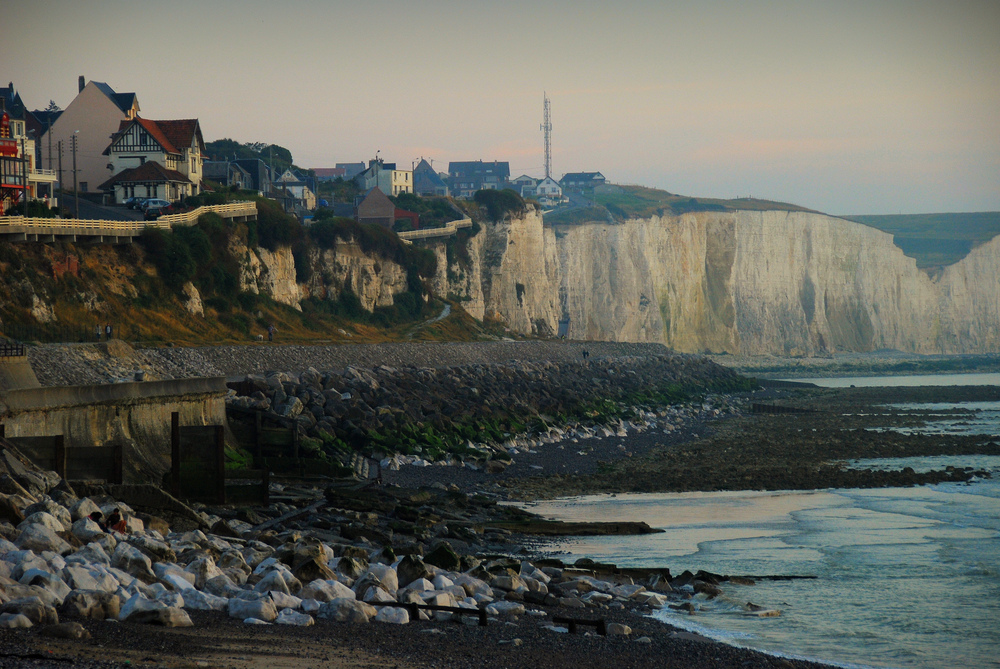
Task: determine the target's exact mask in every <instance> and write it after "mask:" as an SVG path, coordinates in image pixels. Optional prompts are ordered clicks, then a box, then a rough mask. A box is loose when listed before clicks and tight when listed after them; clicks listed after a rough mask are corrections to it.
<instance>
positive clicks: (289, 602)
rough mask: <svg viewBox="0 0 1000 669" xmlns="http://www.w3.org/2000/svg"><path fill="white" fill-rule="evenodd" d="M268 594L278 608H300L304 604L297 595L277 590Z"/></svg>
mask: <svg viewBox="0 0 1000 669" xmlns="http://www.w3.org/2000/svg"><path fill="white" fill-rule="evenodd" d="M268 595H270V597H271V601H272V602H274V608H276V609H298V608H299V607H301V606H302V600H301V599H299V598H298V597H296V596H295V595H289V594H287V593H284V592H278V591H276V590H272V591H271V592H269V593H268Z"/></svg>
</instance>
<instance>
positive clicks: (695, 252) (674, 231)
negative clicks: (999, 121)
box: [437, 211, 1000, 355]
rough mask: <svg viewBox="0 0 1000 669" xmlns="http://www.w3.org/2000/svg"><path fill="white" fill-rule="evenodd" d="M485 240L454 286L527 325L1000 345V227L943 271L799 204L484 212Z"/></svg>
mask: <svg viewBox="0 0 1000 669" xmlns="http://www.w3.org/2000/svg"><path fill="white" fill-rule="evenodd" d="M470 252H471V255H472V257H473V262H472V266H471V267H470V268H468V269H467V271H465V272H462V273H461V275H460V276H459V272H458V270H457V268H456V267H451V268H445V267H444V266H443V265H444V263H440V265H441V266H440V267H439V277H438V281H437V284H438V288H439V291H440V292H441V293H442V294H445V293H450V294H452V295H459V296H463V297H464V298H465V299H466V302H465V303H464V306H465V307H466V308H467V310H469V311H470V313H472V314H473V315H474V316H476V317H477V318H483V317H484V316H485V317H490V318H496V319H499V320H501V321H503V322H505V323H506V324H507V326H508V327H509V328H511V329H512V330H514V331H517V332H523V333H539V334H552V333H562V334H565V335H567V336H568V337H570V338H574V339H591V340H595V339H597V340H620V341H658V342H663V343H665V344H667V345H669V346H672V347H674V348H676V349H678V350H681V351H712V352H722V351H726V352H730V353H743V354H764V353H772V354H781V355H801V354H817V353H825V352H832V351H872V350H879V349H899V350H903V351H912V352H918V353H982V352H996V351H998V350H1000V279H998V276H1000V237H998V238H995V239H993V240H992V241H990V242H988V243H986V244H983V245H981V246H979V247H978V248H976V249H974V250H973V251H972V252H971V253H970V254H969V255H968V256H967V257H966V258H964V259H963V260H961V261H960V262H958V263H956V264H954V265H951V266H949V267H946V268H945V269H944V270H943V272H941V273H939V274H938V275H937V276H933V277H932V276H930V275H929V274H928V273H927V272H924V271H922V270H918V269H917V267H916V262H915V261H914V260H913V259H912V258H908V257H906V256H904V255H903V252H902V251H901V250H900V249H899V248H898V247H896V246H895V245H894V244H893V241H892V236H891V235H889V234H886V233H883V232H880V231H878V230H876V229H874V228H870V227H867V226H864V225H860V224H857V223H853V222H850V221H846V220H843V219H839V218H834V217H831V216H825V215H822V214H814V213H805V212H788V211H739V212H702V213H692V214H684V215H681V216H677V217H670V216H665V217H655V216H654V217H652V218H649V219H637V220H627V221H624V222H622V223H618V224H609V223H590V224H583V225H572V226H545V225H543V224H542V219H541V217H540V216H539V215H538V214H535V213H529V214H527V215H525V216H522V217H519V218H515V219H513V220H508V221H504V222H501V223H492V224H487V225H485V226H483V229H482V231H480V233H479V234H478V235H476V237H474V238H473V239H472V240H471V242H470ZM443 255H444V254H443V253H442V254H439V258H441V257H442V256H443ZM442 259H443V258H442ZM449 269H450V274H448V275H447V276H446V271H447V270H449ZM442 289H444V290H442Z"/></svg>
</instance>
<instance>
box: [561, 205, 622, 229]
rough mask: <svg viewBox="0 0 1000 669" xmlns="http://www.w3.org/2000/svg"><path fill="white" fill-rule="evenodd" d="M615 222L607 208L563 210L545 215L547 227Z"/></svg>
mask: <svg viewBox="0 0 1000 669" xmlns="http://www.w3.org/2000/svg"><path fill="white" fill-rule="evenodd" d="M613 220H614V219H613V218H612V216H611V212H609V211H608V210H607V209H606V208H605V207H577V208H575V209H568V208H562V209H556V210H555V211H553V212H552V213H551V214H546V215H545V224H546V225H579V224H581V223H599V222H603V221H613Z"/></svg>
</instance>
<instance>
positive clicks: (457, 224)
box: [398, 218, 472, 242]
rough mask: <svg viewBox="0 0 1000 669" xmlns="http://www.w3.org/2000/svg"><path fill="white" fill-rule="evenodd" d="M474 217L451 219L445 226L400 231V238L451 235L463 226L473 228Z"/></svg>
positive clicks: (409, 239)
mask: <svg viewBox="0 0 1000 669" xmlns="http://www.w3.org/2000/svg"><path fill="white" fill-rule="evenodd" d="M471 227H472V219H471V218H463V219H462V220H460V221H449V222H447V223H445V224H444V227H443V228H424V229H423V230H407V231H406V232H400V233H398V234H399V238H400V239H402V240H403V241H407V242H410V241H413V240H414V239H429V238H431V237H450V236H452V235H453V234H455V233H456V232H458V231H459V230H460V229H462V228H471Z"/></svg>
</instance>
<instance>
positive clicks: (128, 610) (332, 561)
mask: <svg viewBox="0 0 1000 669" xmlns="http://www.w3.org/2000/svg"><path fill="white" fill-rule="evenodd" d="M0 463H2V468H0V627H7V628H18V627H31V626H45V627H47V628H48V627H53V628H54V631H53V633H59V634H62V635H67V636H73V635H76V636H77V637H79V636H81V635H85V634H86V632H85V630H83V629H82V628H80V627H79V626H76V627H74V626H72V625H69V626H67V625H63V626H62V627H58V628H55V627H54V626H56V625H58V624H59V623H60V620H62V621H66V620H69V621H74V620H80V619H97V620H105V619H115V620H118V621H123V622H124V621H128V622H132V623H152V624H158V625H165V626H190V625H191V624H192V622H191V618H190V616H189V615H188V612H189V611H192V610H201V611H218V612H222V613H223V614H225V615H228V616H229V617H231V618H235V619H239V620H242V621H244V622H246V623H248V624H269V623H275V624H283V625H312V624H314V623H315V621H316V619H324V620H330V621H338V622H352V623H365V622H369V621H376V622H386V623H406V622H409V621H410V618H411V615H412V614H413V612H414V611H416V614H417V616H418V617H419V618H421V619H431V618H434V619H436V620H446V619H456V620H459V621H466V618H468V622H470V623H473V622H475V621H477V620H478V617H479V615H480V610H485V612H486V614H487V615H489V616H492V617H498V618H499V617H509V616H523V615H528V616H535V617H537V618H538V619H539V621H540V622H542V623H543V624H546V625H549V626H552V624H553V622H554V621H552V620H551V619H550V618H549V616H550V614H551V613H552V612H553V610H554V609H558V610H560V611H564V610H566V609H570V610H572V609H581V610H582V609H604V608H623V607H626V606H628V607H652V608H657V607H662V606H665V605H669V604H670V603H671V602H672V603H673V604H674V605H676V606H684V605H690V606H692V607H693V606H694V605H692V604H691V602H690V600H691V599H693V598H694V597H696V596H701V597H707V596H711V597H714V596H716V595H717V594H718V590H717V588H715V587H714V583H717V582H718V581H717V579H716V580H713V579H715V577H712V576H711V575H697V576H692V575H690V574H687V573H685V574H684V575H682V576H681V577H678V578H677V579H671V578H670V575H669V572H667V571H666V570H662V571H657V572H655V573H648V574H643V575H641V576H637V575H636V574H628V573H617V574H612V573H611V572H608V573H607V574H604V575H601V576H600V577H598V576H597V574H598V573H599V571H600V569H601V568H602V566H601V565H596V564H594V563H590V562H579V563H578V564H577V565H576V566H574V567H566V566H565V565H563V564H561V563H559V562H556V561H544V562H534V563H533V562H530V561H527V560H517V559H512V558H504V557H477V556H476V555H473V554H470V553H466V552H464V550H463V548H467V547H483V546H484V545H485V544H484V541H486V540H487V539H488V538H489V537H480V535H481V534H491V535H493V537H492V538H493V539H496V538H497V537H499V536H500V535H501V534H502V533H500V532H497V531H488V532H485V533H484V532H483V527H482V525H479V524H476V523H470V522H469V519H470V518H472V519H475V518H480V519H481V518H482V513H483V510H484V509H487V508H489V507H491V506H492V505H491V504H490V503H488V502H485V501H483V500H477V499H474V498H470V497H468V496H466V495H462V494H461V493H455V492H454V491H443V490H434V491H403V490H394V491H387V490H382V491H378V492H369V494H367V495H366V494H365V493H364V491H345V490H343V489H330V490H328V491H327V494H326V500H325V502H318V503H316V504H314V505H312V506H311V507H308V509H307V510H308V511H310V513H306V514H305V515H303V514H302V511H296V510H295V509H290V511H291V513H290V514H286V516H287V518H288V520H287V521H285V522H282V520H281V518H277V519H275V520H274V521H271V522H269V523H262V524H259V525H258V527H256V528H254V527H253V526H251V525H249V524H248V523H246V522H242V521H239V520H237V519H236V518H231V519H229V520H228V521H223V520H222V519H221V518H219V517H208V516H206V517H205V520H206V522H207V523H211V525H212V528H213V531H211V532H204V531H202V530H191V531H186V532H173V531H170V529H169V528H168V527H164V524H163V523H162V522H151V523H149V524H148V525H147V524H146V523H143V522H142V521H140V520H138V519H137V518H136V517H135V516H133V515H132V514H131V509H129V508H128V506H127V505H125V504H123V503H122V502H121V501H119V500H114V499H111V498H107V497H101V496H96V497H94V496H92V497H77V496H76V494H75V493H74V491H73V489H72V488H71V487H70V486H69V485H68V484H67V483H66V482H64V481H61V480H59V479H58V478H57V477H53V476H52V475H51V473H45V472H38V471H37V470H35V469H33V468H32V467H31V466H30V465H29V464H27V463H26V462H25V461H23V460H21V459H20V458H19V457H18V455H17V453H16V451H15V450H14V449H12V448H8V447H5V446H2V447H0ZM351 507H356V508H360V509H364V510H363V511H358V510H355V509H352V508H351ZM112 508H120V509H123V510H124V511H125V513H126V515H127V516H128V517H129V519H130V520H129V532H128V533H119V532H114V531H106V530H104V529H103V528H102V527H101V526H99V525H98V524H97V523H96V522H94V521H93V520H91V518H90V515H91V514H92V513H93V512H94V511H97V510H101V511H104V512H105V513H107V512H109V511H110V510H111V509H112ZM280 510H281V509H279V508H277V507H276V508H274V509H271V511H275V512H277V511H280ZM296 513H298V514H299V520H295V519H294V516H295V514H296ZM153 525H156V526H158V527H159V529H152V526H153ZM264 526H270V527H266V529H265V527H264ZM445 539H447V540H445ZM456 546H457V547H459V549H458V550H456ZM699 593H701V594H700V595H699ZM413 605H417V607H416V608H414V607H413ZM424 605H432V606H434V607H453V608H455V609H456V610H457V612H452V611H441V610H438V609H424V608H420V607H422V606H424ZM463 609H465V610H468V611H469V612H470V616H471V617H469V616H463V614H462V613H461V610H463ZM692 610H693V608H692ZM609 632H612V633H614V632H617V633H620V634H627V633H628V629H627V627H624V626H623V627H622V628H620V629H619V628H614V629H610V630H609Z"/></svg>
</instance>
